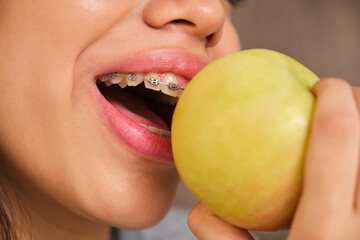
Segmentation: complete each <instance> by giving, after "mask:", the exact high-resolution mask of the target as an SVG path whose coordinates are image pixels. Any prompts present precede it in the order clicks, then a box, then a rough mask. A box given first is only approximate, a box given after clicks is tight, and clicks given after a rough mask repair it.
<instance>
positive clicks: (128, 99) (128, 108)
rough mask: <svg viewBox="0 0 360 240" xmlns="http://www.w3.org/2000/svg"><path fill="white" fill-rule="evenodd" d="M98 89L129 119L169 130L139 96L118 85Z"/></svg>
mask: <svg viewBox="0 0 360 240" xmlns="http://www.w3.org/2000/svg"><path fill="white" fill-rule="evenodd" d="M115 88H117V89H115ZM100 90H101V93H102V94H103V96H104V97H105V98H106V100H108V101H109V102H110V103H111V104H112V105H113V106H114V107H115V108H116V109H117V110H118V111H119V112H121V113H122V114H124V115H125V116H127V117H128V118H130V119H131V120H133V121H135V122H137V123H142V124H145V125H147V126H154V127H157V128H160V129H165V130H169V127H168V126H167V124H166V123H165V122H164V121H163V120H162V119H161V118H160V117H159V116H158V115H157V114H156V113H154V112H153V111H151V110H150V108H149V107H148V106H147V105H146V104H145V102H144V100H143V99H142V98H141V97H140V96H138V95H136V94H134V93H129V92H127V91H125V90H123V89H121V88H120V87H118V86H114V87H105V86H104V87H102V88H101V89H100Z"/></svg>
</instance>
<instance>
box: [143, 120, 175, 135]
mask: <svg viewBox="0 0 360 240" xmlns="http://www.w3.org/2000/svg"><path fill="white" fill-rule="evenodd" d="M139 125H141V126H143V127H144V128H146V129H147V130H149V131H150V132H152V133H155V134H157V135H159V136H161V137H163V138H171V132H170V131H167V130H165V129H159V128H157V127H153V126H147V125H145V124H142V123H139Z"/></svg>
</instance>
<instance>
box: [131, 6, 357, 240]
mask: <svg viewBox="0 0 360 240" xmlns="http://www.w3.org/2000/svg"><path fill="white" fill-rule="evenodd" d="M233 21H234V23H235V26H236V28H237V30H238V33H239V35H240V38H241V43H242V47H243V49H248V48H267V49H273V50H276V51H279V52H282V53H284V54H287V55H289V56H291V57H293V58H295V59H296V60H298V61H299V62H301V63H302V64H304V65H305V66H307V67H308V68H309V69H311V70H312V71H313V72H314V73H315V74H317V75H318V76H319V77H340V78H344V79H346V80H347V81H348V82H350V83H351V84H352V85H354V86H360V1H359V0H246V1H245V2H244V3H243V4H240V5H239V6H238V7H237V8H236V9H234V12H233ZM197 202H198V200H197V199H196V198H195V197H194V196H193V195H192V194H191V193H190V192H189V191H188V190H187V189H186V187H185V186H184V184H183V183H181V184H180V186H179V190H178V193H177V196H176V199H175V203H174V206H173V208H172V211H170V213H169V214H168V216H167V217H166V218H165V219H164V220H163V221H162V222H161V223H160V224H158V225H157V226H154V227H152V228H150V229H147V230H143V232H142V233H143V234H144V236H145V235H146V239H147V240H162V239H168V240H172V239H184V240H195V239H196V238H195V237H193V236H192V235H191V233H190V232H189V230H188V229H187V223H186V221H187V214H188V212H189V211H190V209H191V208H192V207H193V206H195V204H196V203H197ZM174 223H176V224H174ZM160 229H161V230H160ZM164 229H167V230H166V231H168V233H169V235H168V237H165V238H164V234H163V230H164ZM180 235H182V237H180ZM254 235H255V236H256V238H257V239H261V240H283V239H286V236H287V232H286V231H285V232H277V233H258V232H256V233H254ZM169 236H172V237H169ZM128 239H130V238H128ZM144 239H145V237H144Z"/></svg>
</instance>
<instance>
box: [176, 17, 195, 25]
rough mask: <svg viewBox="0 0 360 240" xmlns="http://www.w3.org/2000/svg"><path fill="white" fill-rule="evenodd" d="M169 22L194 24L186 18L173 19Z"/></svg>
mask: <svg viewBox="0 0 360 240" xmlns="http://www.w3.org/2000/svg"><path fill="white" fill-rule="evenodd" d="M171 23H175V24H183V25H190V26H195V24H194V23H193V22H190V21H188V20H186V19H175V20H172V21H171Z"/></svg>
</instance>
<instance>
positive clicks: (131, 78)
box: [126, 73, 143, 87]
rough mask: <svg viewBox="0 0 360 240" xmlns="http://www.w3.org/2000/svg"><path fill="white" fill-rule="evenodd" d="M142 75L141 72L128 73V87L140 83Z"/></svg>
mask: <svg viewBox="0 0 360 240" xmlns="http://www.w3.org/2000/svg"><path fill="white" fill-rule="evenodd" d="M142 81H143V80H142V76H141V73H137V74H132V73H129V74H127V76H126V84H127V85H128V86H130V87H135V86H137V85H139V84H140V83H142Z"/></svg>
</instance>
